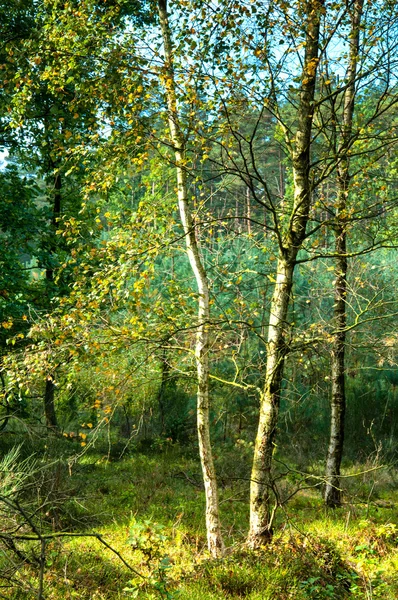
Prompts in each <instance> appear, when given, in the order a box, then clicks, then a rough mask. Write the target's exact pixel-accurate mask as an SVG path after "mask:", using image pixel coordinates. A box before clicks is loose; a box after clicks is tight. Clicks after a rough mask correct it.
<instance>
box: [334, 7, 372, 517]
mask: <svg viewBox="0 0 398 600" xmlns="http://www.w3.org/2000/svg"><path fill="white" fill-rule="evenodd" d="M362 10H363V0H356V1H355V2H354V4H353V7H352V14H351V34H350V52H349V64H348V69H347V80H348V82H349V83H348V86H347V88H346V90H345V93H344V109H343V122H342V139H341V144H340V147H339V149H338V153H337V157H336V158H337V161H338V168H337V173H338V199H337V200H338V201H337V209H336V225H335V228H334V231H335V251H336V255H337V258H336V271H335V284H334V326H335V329H336V334H335V336H334V341H333V347H332V369H331V379H332V398H331V419H330V438H329V446H328V453H327V458H326V488H325V503H326V505H327V506H330V507H332V508H334V507H337V506H340V505H341V489H340V468H341V459H342V456H343V445H344V421H345V410H346V394H345V348H346V320H347V316H346V295H347V266H348V265H347V257H346V253H347V223H346V221H347V216H346V211H347V200H348V188H349V181H350V173H349V168H350V164H349V156H348V151H349V148H350V142H351V139H352V120H353V116H354V107H355V79H356V72H357V62H358V57H359V40H360V24H361V17H362Z"/></svg>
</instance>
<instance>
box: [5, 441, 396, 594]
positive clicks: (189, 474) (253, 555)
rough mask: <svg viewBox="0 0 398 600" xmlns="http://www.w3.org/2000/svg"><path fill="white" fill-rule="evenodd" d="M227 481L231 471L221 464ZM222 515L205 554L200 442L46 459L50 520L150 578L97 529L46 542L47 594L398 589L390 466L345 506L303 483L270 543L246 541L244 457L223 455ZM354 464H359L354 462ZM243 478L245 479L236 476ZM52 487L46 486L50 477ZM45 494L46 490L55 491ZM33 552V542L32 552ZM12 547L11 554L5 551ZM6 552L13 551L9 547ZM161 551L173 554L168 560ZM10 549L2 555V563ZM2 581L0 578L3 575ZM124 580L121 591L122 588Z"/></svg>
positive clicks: (23, 574)
mask: <svg viewBox="0 0 398 600" xmlns="http://www.w3.org/2000/svg"><path fill="white" fill-rule="evenodd" d="M232 460H235V464H232V465H231V467H230V469H231V472H233V473H234V477H235V478H234V479H231V480H228V478H227V474H228V462H231V461H232ZM218 467H219V471H220V472H221V473H222V477H221V481H222V486H221V490H220V502H221V504H220V506H221V513H222V514H221V517H222V522H223V527H224V533H225V540H226V543H227V545H228V546H229V555H228V556H227V557H226V558H225V559H224V560H222V561H221V560H219V561H214V560H210V559H209V557H208V554H207V551H206V538H205V530H204V493H203V490H202V487H201V482H200V466H199V463H198V460H197V458H196V455H195V452H194V451H192V450H189V449H188V451H187V450H184V449H180V448H178V447H168V448H167V449H165V450H164V451H163V452H162V453H160V452H151V451H149V452H146V453H139V452H135V453H133V454H132V455H131V456H129V457H125V458H123V459H122V460H113V461H109V460H107V459H106V458H104V457H103V456H102V455H101V454H100V453H95V452H94V451H91V453H87V454H86V455H85V456H84V457H83V458H82V459H81V460H80V461H79V462H78V463H77V464H76V465H74V466H73V467H72V469H71V471H69V469H68V466H67V464H66V462H64V463H62V464H61V465H58V466H57V467H51V468H52V469H53V472H52V473H51V477H50V478H49V480H51V481H54V473H55V472H56V478H57V484H56V486H54V484H52V488H49V487H48V484H47V483H46V482H45V483H43V486H42V489H41V493H42V495H43V496H45V497H46V498H50V499H51V501H52V503H53V507H52V509H51V510H47V511H46V514H45V515H44V516H43V519H44V520H46V523H47V527H48V528H51V527H52V526H54V527H57V528H62V529H63V530H68V531H72V532H75V533H76V532H86V533H90V532H93V531H95V532H101V535H102V536H103V537H104V539H105V540H106V542H107V543H108V544H109V545H111V546H112V548H114V549H115V550H116V551H117V552H118V553H120V555H122V556H123V558H124V560H125V561H126V562H127V563H128V564H130V565H131V566H132V567H133V568H134V569H135V570H137V571H138V572H139V573H141V574H142V575H144V576H145V578H146V579H144V578H141V577H138V576H136V575H134V573H132V572H130V571H129V570H128V568H127V567H126V566H125V565H124V564H123V563H122V562H121V560H120V558H119V557H118V556H117V555H116V554H115V553H113V552H112V551H111V550H110V549H109V548H106V547H105V546H103V545H102V544H101V543H100V542H99V541H98V540H97V539H95V538H92V537H83V538H77V537H71V538H62V539H54V540H52V541H51V542H49V543H48V545H47V548H46V564H45V574H44V597H45V598H46V599H47V600H61V599H65V600H68V599H74V598H79V599H81V600H94V599H96V600H111V599H112V600H117V599H122V598H123V599H126V598H133V597H137V598H142V599H143V600H144V599H148V600H149V599H150V598H161V597H163V598H166V599H171V598H179V600H215V599H222V598H226V599H231V600H232V599H238V598H247V599H248V600H268V599H269V600H271V599H272V600H285V599H289V598H292V599H294V600H305V599H314V600H315V599H323V598H325V599H327V598H329V599H335V600H344V599H345V598H358V599H371V598H383V600H396V598H398V578H397V575H396V574H397V572H398V530H397V527H396V525H395V524H396V523H397V522H398V521H397V517H398V508H397V503H398V492H397V490H396V489H395V490H394V489H392V488H391V477H390V476H389V475H388V473H387V472H383V473H381V472H380V473H379V476H380V477H379V478H380V482H381V483H380V485H378V484H377V485H375V484H372V485H371V487H372V486H373V488H372V494H371V495H369V486H368V487H366V485H367V482H364V481H363V478H362V480H360V481H357V487H358V489H359V488H361V487H362V488H363V487H364V486H365V487H366V494H365V497H364V498H363V499H362V501H361V499H360V497H359V496H358V494H355V493H353V491H355V481H354V480H353V481H352V482H350V486H351V487H352V489H351V490H350V491H351V493H352V495H351V498H352V499H354V500H355V502H354V501H352V502H347V503H346V504H344V506H343V508H341V509H339V510H335V511H328V510H326V509H325V508H324V506H323V504H322V500H321V498H320V496H319V493H318V492H317V491H313V490H303V491H301V492H299V493H298V494H297V495H296V496H294V498H293V499H292V500H291V501H290V502H289V503H288V505H287V506H286V507H285V509H284V510H283V511H282V510H281V511H280V512H279V514H278V518H277V522H276V530H275V536H274V539H273V542H272V544H270V545H269V546H268V547H266V548H264V549H262V550H261V551H258V552H249V551H248V550H247V549H245V547H244V540H245V534H246V529H247V523H248V504H247V499H248V493H247V492H248V481H247V464H246V462H245V459H244V457H236V456H235V458H234V459H232V456H229V455H228V456H227V455H226V454H225V455H224V456H221V457H220V458H219V460H218ZM355 468H357V467H355ZM238 477H242V479H238ZM46 486H47V487H46ZM50 492H51V493H50ZM36 552H37V550H36ZM11 554H12V553H11ZM9 556H10V553H9ZM165 557H168V558H167V559H166V560H165ZM7 561H8V559H7V558H6V556H5V555H4V554H3V556H2V557H0V571H2V572H4V569H5V567H6V566H7V564H8V562H7ZM15 577H16V578H17V579H18V581H16V582H14V584H13V585H12V586H11V587H10V588H9V589H5V591H3V592H1V589H0V592H1V593H3V594H6V595H5V596H4V597H7V598H10V599H12V600H17V599H24V598H35V597H37V596H36V592H34V589H35V588H36V587H37V568H36V567H32V566H31V567H29V566H27V565H25V566H23V567H21V568H20V569H19V570H18V571H17V572H16V574H15ZM0 583H1V582H0ZM126 589H128V591H125V590H126Z"/></svg>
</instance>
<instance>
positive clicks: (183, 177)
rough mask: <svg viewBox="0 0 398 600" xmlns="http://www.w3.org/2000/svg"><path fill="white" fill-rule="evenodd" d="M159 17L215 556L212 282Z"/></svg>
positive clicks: (219, 545)
mask: <svg viewBox="0 0 398 600" xmlns="http://www.w3.org/2000/svg"><path fill="white" fill-rule="evenodd" d="M158 9H159V20H160V26H161V31H162V37H163V46H164V58H165V64H164V72H163V82H164V87H165V94H166V100H167V110H168V124H169V130H170V138H171V142H172V146H173V152H174V156H175V169H176V176H177V199H178V208H179V213H180V218H181V223H182V226H183V228H184V234H185V243H186V251H187V255H188V258H189V263H190V265H191V268H192V271H193V273H194V276H195V280H196V284H197V287H198V324H197V334H196V344H195V359H196V370H197V378H198V390H197V429H198V441H199V452H200V459H201V465H202V472H203V482H204V486H205V494H206V529H207V543H208V548H209V551H210V553H211V555H212V556H214V557H219V556H222V555H223V553H224V543H223V539H222V534H221V524H220V519H219V510H218V493H217V481H216V473H215V468H214V462H213V456H212V448H211V443H210V421H209V325H210V304H209V301H210V296H209V283H208V278H207V275H206V270H205V267H204V264H203V259H202V257H201V255H200V249H199V246H198V241H197V237H196V227H195V222H194V219H193V216H192V212H191V208H190V206H189V199H188V183H187V174H186V155H185V139H184V135H183V131H182V123H181V119H180V116H179V110H178V101H177V94H176V84H175V78H174V57H173V42H172V37H171V30H170V25H169V20H168V14H167V3H166V0H158Z"/></svg>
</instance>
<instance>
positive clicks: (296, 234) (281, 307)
mask: <svg viewBox="0 0 398 600" xmlns="http://www.w3.org/2000/svg"><path fill="white" fill-rule="evenodd" d="M322 11H323V2H322V1H318V0H311V1H309V2H308V4H307V14H306V19H307V20H306V45H305V56H304V62H303V71H302V80H301V81H302V83H301V93H300V101H299V106H298V113H297V122H298V127H297V133H296V137H295V144H294V150H293V153H292V163H293V182H294V199H293V206H292V212H291V216H290V221H289V224H288V227H287V230H286V233H285V235H284V236H283V239H282V243H281V244H280V249H279V257H278V264H277V276H276V283H275V289H274V293H273V297H272V301H271V309H270V319H269V326H268V339H267V364H266V372H265V384H264V389H263V393H262V396H261V398H260V417H259V424H258V431H257V436H256V441H255V447H254V458H253V467H252V475H251V489H250V530H249V537H248V544H249V546H250V547H252V548H256V547H259V546H261V545H263V544H264V543H267V542H268V541H269V540H270V538H271V537H272V520H273V518H272V514H273V513H272V509H271V504H272V489H273V480H272V454H273V447H274V439H275V432H276V427H277V422H278V416H279V405H280V395H281V386H282V377H283V368H284V361H285V357H286V353H287V351H288V341H287V335H286V334H287V331H288V323H287V317H288V308H289V303H290V295H291V290H292V285H293V273H294V268H295V265H296V258H297V253H298V251H299V250H300V247H301V245H302V243H303V241H304V238H305V233H306V226H307V221H308V214H309V209H310V204H311V184H310V147H311V131H312V120H313V110H314V107H313V103H314V95H315V83H316V73H317V66H318V60H319V59H318V51H319V30H320V18H321V14H322Z"/></svg>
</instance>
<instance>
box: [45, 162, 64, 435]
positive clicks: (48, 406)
mask: <svg viewBox="0 0 398 600" xmlns="http://www.w3.org/2000/svg"><path fill="white" fill-rule="evenodd" d="M61 189H62V181H61V175H60V174H59V173H56V175H55V176H54V201H53V211H52V218H51V231H50V236H51V241H50V248H49V250H50V261H52V259H53V255H54V254H55V252H56V249H57V245H56V241H55V235H56V233H55V231H56V226H57V219H58V218H59V216H60V214H61ZM46 280H47V283H48V286H49V288H50V287H51V286H52V285H53V284H54V269H53V265H52V263H51V262H50V263H49V264H47V267H46ZM44 414H45V418H46V424H47V427H49V428H50V429H53V430H56V429H58V421H57V415H56V412H55V385H54V381H53V374H52V373H51V374H50V375H49V376H48V377H47V379H46V387H45V391H44Z"/></svg>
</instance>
